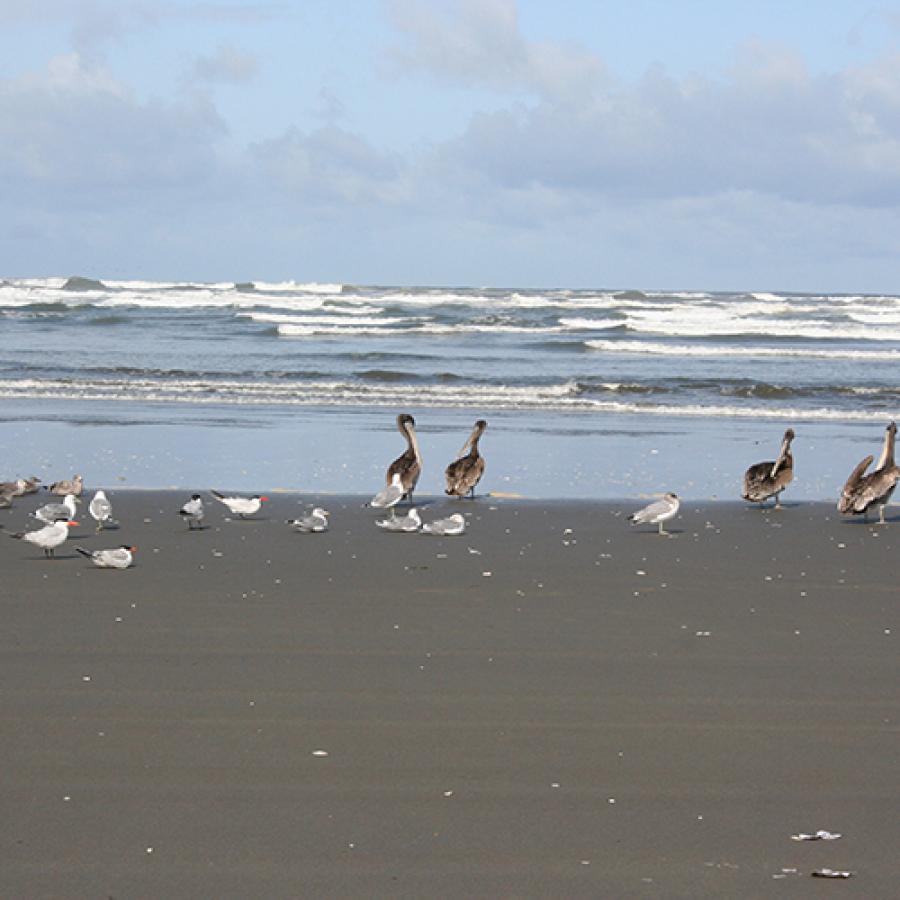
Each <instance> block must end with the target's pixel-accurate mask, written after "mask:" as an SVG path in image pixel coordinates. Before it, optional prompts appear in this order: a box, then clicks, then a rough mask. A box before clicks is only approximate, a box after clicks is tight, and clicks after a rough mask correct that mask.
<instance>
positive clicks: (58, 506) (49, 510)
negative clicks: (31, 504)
mask: <svg viewBox="0 0 900 900" xmlns="http://www.w3.org/2000/svg"><path fill="white" fill-rule="evenodd" d="M77 502H78V501H77V500H76V498H75V495H74V494H66V496H65V497H64V498H63V502H62V503H45V504H44V505H43V506H39V507H38V508H37V509H36V510H35V511H34V512H33V513H32V515H33V516H34V518H35V519H40V520H41V522H43V523H44V524H45V525H52V524H53V523H54V522H56V521H57V520H58V519H74V518H75V504H76V503H77Z"/></svg>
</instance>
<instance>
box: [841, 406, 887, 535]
mask: <svg viewBox="0 0 900 900" xmlns="http://www.w3.org/2000/svg"><path fill="white" fill-rule="evenodd" d="M896 439H897V425H896V423H895V422H891V424H890V425H888V427H887V428H886V429H885V432H884V446H883V447H882V448H881V456H880V457H879V458H878V463H877V465H876V466H875V468H874V469H873V470H872V471H871V472H870V473H869V474H868V475H864V474H863V473H864V472H865V471H866V469H868V468H869V466H870V464H871V463H872V460H873V459H874V457H873V456H867V457H866V458H865V459H864V460H862V462H860V464H859V465H858V466H857V467H856V468H855V469H854V470H853V471H852V472H851V473H850V477H849V478H848V479H847V483H846V484H845V485H844V488H843V490H842V491H841V499H840V500H838V507H837V508H838V512H841V513H844V515H847V514H850V515H855V516H859V515H862V516H865V518H866V521H868V519H869V510H870V509H872V507H873V506H877V507H878V509H879V516H878V524H879V525H884V524H885V522H884V508H885V507H886V506H887V505H888V501H889V500H890V499H891V496H892V495H893V493H894V490H895V489H896V487H897V481H898V480H900V468H898V467H897V466H896V465H895V463H894V443H895V441H896Z"/></svg>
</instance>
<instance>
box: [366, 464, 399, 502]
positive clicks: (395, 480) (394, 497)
mask: <svg viewBox="0 0 900 900" xmlns="http://www.w3.org/2000/svg"><path fill="white" fill-rule="evenodd" d="M404 493H405V491H404V490H403V484H402V483H401V479H400V473H399V472H394V475H393V477H392V478H391V483H390V484H389V485H388V486H387V487H386V488H383V489H382V490H380V491H379V492H378V493H377V494H376V495H375V496H374V497H373V498H372V499H371V500H370V501H369V506H374V507H375V509H393V508H394V507H395V506H396V505H397V504H398V503H399V502H400V501H401V500H402V499H403V494H404Z"/></svg>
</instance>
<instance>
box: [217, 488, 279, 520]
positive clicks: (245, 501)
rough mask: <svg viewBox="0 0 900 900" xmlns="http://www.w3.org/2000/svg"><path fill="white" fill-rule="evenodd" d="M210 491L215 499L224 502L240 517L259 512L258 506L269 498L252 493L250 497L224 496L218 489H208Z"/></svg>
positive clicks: (233, 513)
mask: <svg viewBox="0 0 900 900" xmlns="http://www.w3.org/2000/svg"><path fill="white" fill-rule="evenodd" d="M210 493H211V494H212V495H213V497H215V498H216V500H219V501H221V502H222V503H224V504H225V505H226V506H227V507H228V509H229V510H230V511H231V513H232V515H235V516H240V517H241V518H242V519H244V518H246V517H247V516H252V515H253V513H255V512H259V508H260V506H262V504H263V503H266V502H267V501H268V499H269V498H268V497H260V496H259V494H254V495H253V496H252V497H226V496H225V495H224V494H221V493H219V491H210Z"/></svg>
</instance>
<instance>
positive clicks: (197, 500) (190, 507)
mask: <svg viewBox="0 0 900 900" xmlns="http://www.w3.org/2000/svg"><path fill="white" fill-rule="evenodd" d="M178 515H179V516H183V517H184V518H185V519H186V520H187V523H188V530H189V531H193V530H194V526H195V525H196V526H197V527H198V528H202V527H203V517H204V516H205V515H206V511H205V510H204V509H203V498H202V497H201V496H200V495H199V494H193V495H192V496H191V499H190V500H188V501H187V503H185V504H184V506H182V507H181V509H179V510H178Z"/></svg>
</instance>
